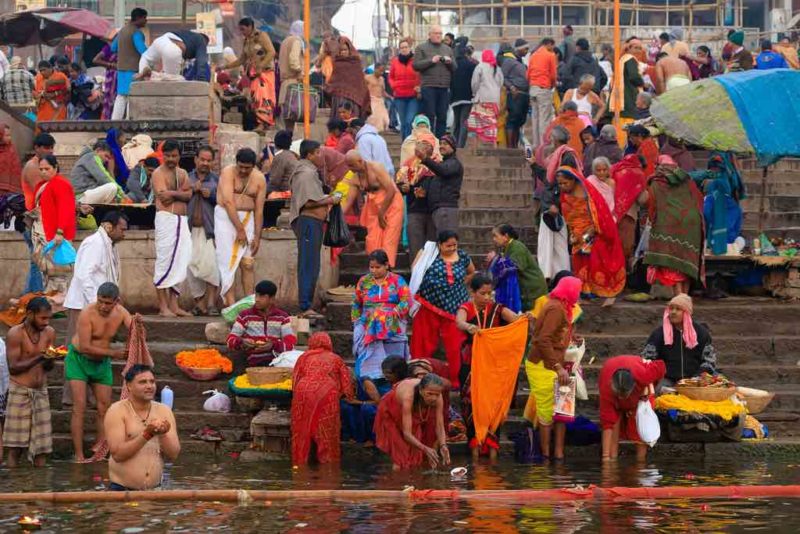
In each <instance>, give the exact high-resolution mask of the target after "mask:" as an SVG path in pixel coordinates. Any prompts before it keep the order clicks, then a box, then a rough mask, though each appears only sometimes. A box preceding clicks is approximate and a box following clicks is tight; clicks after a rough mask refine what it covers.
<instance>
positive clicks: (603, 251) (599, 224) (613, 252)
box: [556, 167, 625, 306]
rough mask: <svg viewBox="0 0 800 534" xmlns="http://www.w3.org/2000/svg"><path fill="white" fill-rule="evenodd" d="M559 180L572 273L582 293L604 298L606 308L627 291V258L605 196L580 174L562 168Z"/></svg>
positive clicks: (559, 172)
mask: <svg viewBox="0 0 800 534" xmlns="http://www.w3.org/2000/svg"><path fill="white" fill-rule="evenodd" d="M556 178H557V179H558V188H559V191H560V202H561V214H562V215H563V216H564V222H565V223H566V225H567V228H568V229H569V236H570V237H569V239H570V244H571V245H572V272H574V273H575V276H577V277H578V278H580V279H581V282H583V287H582V289H581V291H582V292H583V293H589V294H593V295H596V296H598V297H605V298H606V301H605V302H604V303H603V306H611V305H613V304H614V299H615V297H616V296H617V295H618V294H619V293H620V292H622V290H623V289H624V288H625V256H624V255H623V253H622V244H621V243H620V240H619V231H618V230H617V224H616V223H615V222H614V218H613V217H612V216H611V211H610V210H609V209H608V205H607V204H606V202H605V200H603V196H602V195H601V194H600V192H599V191H597V189H595V187H594V186H593V185H592V184H590V183H588V182H587V181H586V179H585V178H584V177H583V175H582V174H581V173H580V171H577V170H576V169H573V168H571V167H560V168H559V169H558V171H557V172H556Z"/></svg>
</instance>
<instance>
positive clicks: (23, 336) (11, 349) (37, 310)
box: [3, 297, 56, 467]
mask: <svg viewBox="0 0 800 534" xmlns="http://www.w3.org/2000/svg"><path fill="white" fill-rule="evenodd" d="M25 311H26V312H27V314H26V315H25V320H24V321H23V322H22V324H19V325H17V326H14V327H13V328H11V329H10V330H9V331H8V336H7V337H6V343H7V345H8V348H7V351H8V352H7V357H8V371H9V374H10V375H11V379H10V381H9V385H8V398H7V405H6V420H5V426H4V428H3V439H4V445H5V446H6V447H7V448H8V465H9V467H16V466H17V465H19V458H20V456H21V455H22V450H23V449H27V450H28V458H29V459H30V460H31V462H33V465H35V466H36V467H42V466H44V463H45V460H46V459H47V455H48V454H50V453H51V452H52V451H53V434H52V427H51V424H50V399H49V398H48V396H47V374H46V373H47V371H49V370H50V369H52V368H53V363H52V361H51V360H48V359H47V357H46V356H45V352H46V351H47V347H50V346H51V345H53V344H55V339H56V332H55V330H54V329H53V327H52V326H50V318H51V317H52V315H53V311H52V308H51V306H50V303H49V302H48V301H47V299H46V298H44V297H36V298H33V299H31V301H30V302H28V306H27V307H26V309H25Z"/></svg>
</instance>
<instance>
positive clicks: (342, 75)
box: [325, 36, 371, 116]
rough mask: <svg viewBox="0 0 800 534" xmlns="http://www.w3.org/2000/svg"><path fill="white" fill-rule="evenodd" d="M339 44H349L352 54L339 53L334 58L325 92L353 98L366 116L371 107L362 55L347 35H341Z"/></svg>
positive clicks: (349, 98)
mask: <svg viewBox="0 0 800 534" xmlns="http://www.w3.org/2000/svg"><path fill="white" fill-rule="evenodd" d="M339 46H340V47H342V46H348V47H349V48H350V55H349V56H344V57H342V56H338V55H337V56H336V57H334V58H333V73H332V74H331V79H330V80H328V83H327V84H326V85H325V92H326V93H328V94H330V95H332V96H337V97H340V98H347V99H348V100H352V101H353V103H355V104H356V105H358V106H359V107H360V108H361V115H362V116H366V115H368V114H369V111H370V109H371V107H370V95H369V89H367V82H366V80H364V67H363V66H362V65H361V56H360V55H359V54H358V51H357V50H356V48H355V47H354V46H353V43H351V42H350V39H348V38H347V37H344V36H342V37H339Z"/></svg>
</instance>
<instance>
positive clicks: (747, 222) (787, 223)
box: [742, 210, 800, 228]
mask: <svg viewBox="0 0 800 534" xmlns="http://www.w3.org/2000/svg"><path fill="white" fill-rule="evenodd" d="M759 218H760V214H759V212H758V211H751V212H745V213H744V214H743V216H742V226H744V227H748V228H749V227H755V226H757V225H758V222H759ZM764 226H765V227H770V228H785V227H794V226H800V210H793V211H781V212H767V213H766V214H765V217H764Z"/></svg>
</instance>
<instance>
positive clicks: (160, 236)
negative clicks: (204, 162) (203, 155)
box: [152, 139, 192, 317]
mask: <svg viewBox="0 0 800 534" xmlns="http://www.w3.org/2000/svg"><path fill="white" fill-rule="evenodd" d="M161 150H162V152H163V153H164V164H163V165H161V166H160V167H159V168H158V169H156V170H155V172H153V177H152V183H153V192H154V193H155V200H156V210H157V211H156V219H155V241H156V264H155V269H154V270H153V284H155V286H156V293H158V313H159V315H162V316H164V317H175V316H181V317H187V316H189V315H191V314H190V313H189V312H187V311H184V310H182V309H181V308H180V306H178V295H180V290H179V287H180V285H181V284H182V283H183V281H184V280H186V276H187V273H188V271H189V263H190V262H191V260H192V235H191V233H190V231H189V218H188V217H187V215H186V214H187V205H188V203H189V201H190V200H191V199H192V187H191V185H190V183H189V175H188V174H187V172H186V171H185V170H184V169H181V168H180V167H179V166H178V164H179V163H180V159H181V153H180V146H179V145H178V142H177V141H174V140H172V139H168V140H166V141H164V146H163V147H162V148H161Z"/></svg>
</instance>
